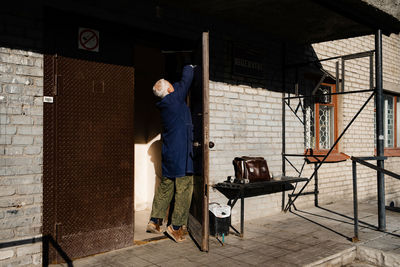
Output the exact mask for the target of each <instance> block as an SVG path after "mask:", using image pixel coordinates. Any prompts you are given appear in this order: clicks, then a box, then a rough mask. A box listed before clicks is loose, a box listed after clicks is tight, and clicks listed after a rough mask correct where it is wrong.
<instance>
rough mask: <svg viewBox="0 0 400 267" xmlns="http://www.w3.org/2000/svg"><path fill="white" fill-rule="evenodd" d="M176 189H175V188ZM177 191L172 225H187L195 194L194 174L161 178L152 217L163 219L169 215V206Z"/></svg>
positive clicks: (154, 200)
mask: <svg viewBox="0 0 400 267" xmlns="http://www.w3.org/2000/svg"><path fill="white" fill-rule="evenodd" d="M174 189H175V190H174ZM174 193H175V206H174V211H173V213H172V221H171V223H172V225H176V226H181V225H184V224H185V225H186V224H187V221H188V217H189V209H190V204H191V202H192V194H193V176H192V175H191V176H183V177H178V178H175V179H170V178H167V177H162V178H161V183H160V185H159V186H158V188H157V190H156V194H155V195H154V199H153V206H152V209H151V217H152V218H158V219H163V218H165V216H166V215H167V209H168V206H169V204H170V202H171V200H172V197H173V196H174Z"/></svg>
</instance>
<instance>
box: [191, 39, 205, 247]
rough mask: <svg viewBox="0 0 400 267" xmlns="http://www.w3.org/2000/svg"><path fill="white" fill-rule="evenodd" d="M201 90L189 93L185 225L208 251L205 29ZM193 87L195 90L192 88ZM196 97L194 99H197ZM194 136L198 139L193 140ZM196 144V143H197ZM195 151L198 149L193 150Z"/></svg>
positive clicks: (198, 242)
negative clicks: (190, 149)
mask: <svg viewBox="0 0 400 267" xmlns="http://www.w3.org/2000/svg"><path fill="white" fill-rule="evenodd" d="M201 69H202V83H201V84H202V90H200V92H201V94H199V95H193V94H192V95H191V100H192V105H191V108H192V118H193V124H194V139H195V140H194V144H195V147H194V152H195V158H194V170H195V173H194V190H193V199H192V206H191V208H190V214H189V223H188V229H189V232H190V234H191V235H192V237H193V238H194V240H195V241H196V243H197V244H198V245H199V247H200V249H201V250H202V251H208V237H209V223H208V173H209V165H208V164H209V156H208V153H209V152H208V149H209V148H208V146H209V107H208V104H209V100H208V96H209V92H208V90H209V89H208V88H209V87H208V83H209V46H208V32H205V33H203V36H202V68H201ZM193 91H196V90H192V92H193ZM196 100H197V101H196ZM196 139H197V140H196ZM196 144H197V145H196ZM196 151H198V152H199V153H196Z"/></svg>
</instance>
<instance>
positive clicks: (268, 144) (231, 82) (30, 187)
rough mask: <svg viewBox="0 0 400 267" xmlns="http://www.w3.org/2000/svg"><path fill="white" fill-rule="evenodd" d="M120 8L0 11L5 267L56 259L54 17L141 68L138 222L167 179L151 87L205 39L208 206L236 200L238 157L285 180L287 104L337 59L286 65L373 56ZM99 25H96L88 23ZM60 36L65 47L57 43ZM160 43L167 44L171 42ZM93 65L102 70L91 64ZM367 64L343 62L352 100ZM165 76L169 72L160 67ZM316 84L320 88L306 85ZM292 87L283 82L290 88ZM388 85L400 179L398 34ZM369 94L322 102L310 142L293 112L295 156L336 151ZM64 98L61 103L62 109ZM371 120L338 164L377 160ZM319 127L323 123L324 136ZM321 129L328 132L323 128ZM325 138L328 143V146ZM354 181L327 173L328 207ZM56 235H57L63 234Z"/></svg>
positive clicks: (324, 194) (273, 208) (309, 200)
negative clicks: (233, 178)
mask: <svg viewBox="0 0 400 267" xmlns="http://www.w3.org/2000/svg"><path fill="white" fill-rule="evenodd" d="M122 2H123V1H122ZM122 2H121V4H120V5H118V6H113V7H112V8H110V6H109V5H108V4H105V3H102V4H86V5H85V8H82V4H81V3H79V2H71V3H70V4H65V3H64V4H49V3H43V4H40V5H39V4H37V5H35V4H32V3H30V4H29V3H26V2H23V3H22V4H21V5H19V6H16V5H11V6H10V7H4V8H3V9H2V11H0V12H1V21H2V23H1V24H0V34H1V40H0V155H1V157H0V240H1V241H0V243H1V248H0V262H1V263H2V264H3V263H4V264H9V265H11V266H20V265H40V264H42V263H43V259H44V258H45V257H46V254H47V253H48V252H46V250H47V249H48V248H47V249H46V248H45V246H44V245H42V241H43V239H44V238H43V236H44V230H43V229H44V228H46V227H47V226H45V224H46V223H47V222H46V220H47V219H46V218H45V216H47V215H45V214H46V209H47V208H46V207H48V206H49V205H50V206H51V205H52V201H50V200H49V198H46V197H45V198H43V196H44V195H45V196H46V192H48V191H49V190H51V188H49V187H48V183H46V182H45V181H44V177H43V176H44V175H45V176H46V175H47V177H48V176H49V174H48V173H47V174H46V170H48V167H49V166H46V164H50V163H49V161H44V160H43V156H44V154H46V153H48V152H46V151H49V149H51V148H50V145H49V143H46V142H44V139H46V138H48V136H49V134H50V133H49V132H48V131H47V130H46V129H48V128H46V125H44V124H45V123H44V121H46V120H47V121H49V117H48V116H49V113H46V112H45V111H44V110H45V108H44V106H45V105H52V103H51V100H49V99H47V100H45V99H44V97H45V96H49V95H48V94H47V93H46V89H45V85H46V83H48V82H49V79H53V78H52V75H50V74H49V72H48V70H49V67H48V66H49V65H46V64H47V63H46V56H47V55H49V54H57V53H54V50H52V49H54V46H50V45H49V43H51V42H53V41H54V43H55V44H57V42H58V41H59V40H64V39H63V38H64V37H63V36H62V34H61V36H62V37H59V35H57V36H56V35H50V38H49V37H48V29H52V31H53V32H56V31H57V27H55V29H54V27H53V26H50V25H51V24H52V22H51V20H49V17H50V18H54V17H52V16H54V15H49V14H53V12H54V10H56V11H57V10H58V11H60V12H61V13H63V14H67V16H69V15H70V16H71V17H79V18H81V17H83V18H84V19H82V20H80V21H82V25H78V26H82V27H87V28H94V29H96V28H101V29H105V30H104V31H100V34H99V36H100V38H108V37H105V36H106V35H107V34H109V33H110V32H111V33H113V32H114V34H115V35H112V34H109V36H111V37H112V36H115V37H118V38H115V40H111V41H107V44H106V45H104V46H102V45H103V43H102V41H100V47H99V49H100V51H101V50H102V49H103V47H104V49H105V48H106V47H107V48H110V51H109V52H108V54H107V53H105V54H102V55H104V57H103V58H101V60H103V59H104V62H107V63H109V62H111V61H112V60H113V59H110V58H113V55H114V56H115V57H116V58H117V57H119V56H120V58H122V59H121V60H122V61H123V60H125V58H128V57H132V60H130V59H129V60H126V62H127V63H125V62H124V63H121V65H126V66H131V67H133V68H134V69H135V87H134V88H135V89H134V90H135V93H134V94H135V99H136V100H135V110H134V112H135V124H134V140H133V143H134V147H135V148H134V149H132V150H131V151H132V153H135V154H134V155H135V159H134V168H133V167H132V166H130V165H129V164H128V165H129V166H130V167H129V168H130V170H131V171H133V169H134V175H133V176H134V177H131V180H132V185H133V184H134V185H135V189H134V193H133V198H134V200H132V202H130V203H132V204H133V207H130V209H131V211H132V212H136V211H139V210H144V209H148V208H149V207H150V205H151V200H152V196H153V194H154V187H155V184H157V179H158V178H159V176H160V174H159V172H160V163H159V161H160V156H159V153H160V141H159V134H160V125H159V119H158V113H157V111H156V109H155V108H154V103H155V100H154V98H152V95H151V90H149V89H148V88H147V87H148V86H149V85H151V84H152V83H153V82H154V81H155V80H156V79H157V78H158V77H160V75H167V74H168V75H169V77H171V79H173V77H174V74H175V72H176V70H174V69H172V68H173V67H177V66H181V65H182V64H184V63H185V62H187V60H188V59H187V58H186V59H185V55H184V54H185V53H187V52H185V51H187V50H190V51H191V52H190V53H191V54H190V55H189V58H191V60H192V61H195V60H196V49H198V46H197V45H198V42H199V39H200V37H201V33H202V32H203V30H204V29H205V28H206V29H207V30H209V32H210V53H209V57H210V68H209V71H210V80H209V95H210V97H209V103H208V108H209V117H210V123H209V139H210V141H212V142H214V143H215V146H214V147H213V148H211V149H210V151H209V184H208V186H209V187H208V188H209V202H219V203H225V202H226V201H227V200H226V198H225V197H224V196H222V195H221V194H220V193H218V192H217V191H215V190H213V189H212V185H213V184H216V183H218V182H222V181H223V180H225V179H226V178H227V176H229V175H233V174H234V172H233V165H232V160H233V158H234V157H236V156H244V155H247V156H263V157H265V159H266V160H267V162H268V166H269V170H270V172H271V174H272V176H273V177H277V176H279V175H281V174H282V155H281V153H282V132H283V129H282V97H283V96H294V95H295V90H296V89H295V86H296V85H295V80H297V81H298V82H299V83H298V84H299V87H300V88H298V89H299V92H300V94H306V93H307V92H309V91H310V90H313V89H314V86H315V84H316V81H315V77H314V76H315V73H316V72H317V73H320V72H318V71H320V70H321V69H322V70H324V71H325V72H327V73H331V74H333V75H331V76H332V77H334V76H335V75H334V74H335V71H336V69H335V68H336V65H335V64H336V61H337V60H330V61H323V62H321V63H319V65H318V66H312V67H306V68H303V69H300V70H298V73H299V74H297V75H296V74H295V72H296V71H295V70H293V69H289V68H288V69H285V70H284V67H285V66H286V65H289V64H292V63H301V62H305V61H308V60H321V59H325V58H328V57H336V56H342V55H348V54H354V53H359V52H366V51H371V50H374V49H375V46H374V36H373V35H364V36H359V37H352V38H345V39H339V40H334V41H325V42H316V43H312V44H310V43H307V44H304V43H296V42H291V41H287V40H282V39H281V38H277V37H276V36H274V35H266V34H265V33H262V34H261V33H260V31H258V30H257V29H254V28H251V27H248V26H246V25H239V26H238V25H235V24H231V23H229V22H226V21H223V20H222V21H219V20H217V19H215V18H212V17H207V16H203V15H201V14H197V13H195V12H194V11H190V12H189V11H188V12H186V11H185V10H180V9H178V8H169V7H160V6H158V5H157V4H156V3H151V4H145V3H142V4H137V5H136V6H131V4H127V3H125V5H126V6H124V4H123V3H122ZM128 7H129V8H128ZM82 9H84V10H82ZM132 17H134V19H132ZM92 18H93V21H95V22H91V23H90V22H89V21H92ZM99 21H100V22H99ZM71 24H72V23H71ZM75 24H79V23H75ZM75 24H73V25H72V26H73V27H72V26H71V28H72V30H71V31H75V32H74V33H78V28H77V27H76V28H74V27H75V26H76V25H75ZM57 25H59V27H60V28H59V29H61V30H60V31H59V32H60V33H64V30H65V36H67V37H65V38H66V39H65V40H67V43H68V42H69V41H70V42H71V43H73V44H74V45H75V44H76V49H79V48H78V42H79V41H80V40H79V36H78V34H76V36H74V38H71V40H69V39H68V36H73V35H68V31H69V30H70V28H69V27H67V26H65V25H64V22H58V24H57ZM87 25H90V26H89V27H88V26H87ZM104 25H107V26H104ZM108 25H111V26H108ZM121 25H122V26H121ZM107 27H110V28H107ZM105 32H107V34H106V33H105ZM154 35H156V36H157V37H154ZM55 36H56V37H57V38H60V39H59V40H58V39H57V40H55V39H54V40H53V39H52V38H53V37H54V38H56V37H55ZM138 36H140V37H138ZM124 37H126V40H125V42H123V43H122V42H120V41H118V40H121V38H124ZM333 39H335V38H333ZM336 39H337V38H336ZM100 40H103V39H100ZM163 40H168V41H165V42H163ZM56 46H57V45H56ZM121 47H124V49H126V50H124V51H128V50H129V51H130V52H129V53H126V54H125V56H124V55H121V53H118V52H117V51H118V50H119V49H121V50H122V48H121ZM68 49H69V48H65V50H61V52H60V54H59V55H60V56H61V57H63V56H64V57H68V56H69V52H70V51H69V50H68ZM112 49H114V50H112ZM173 50H176V51H178V54H179V56H175V55H174V56H173V57H174V58H173V59H172V58H171V56H170V55H169V54H168V53H163V52H162V51H164V52H166V51H173ZM182 51H183V52H182ZM62 52H65V54H63V53H62ZM81 53H84V54H85V56H82V58H83V59H85V60H87V59H88V58H89V61H90V57H91V55H92V54H90V53H96V52H91V51H81ZM117 54H118V55H119V56H117ZM74 55H75V54H74ZM80 55H81V54H80ZM86 55H89V56H87V57H86ZM108 55H111V56H110V57H108ZM71 57H73V56H71ZM78 58H79V57H78ZM75 59H76V58H75ZM96 60H98V59H97V58H96V59H94V61H96ZM168 62H174V63H168ZM198 62H201V61H198ZM167 64H172V65H173V67H171V68H170V67H168V66H167ZM369 64H370V62H369V59H368V58H361V59H354V60H349V61H347V62H346V72H345V87H344V90H345V91H354V90H362V89H370V88H369V87H370V76H369V73H370V70H369ZM161 65H163V66H164V65H165V66H166V67H163V68H161V67H157V66H161ZM46 66H47V67H46ZM155 66H156V67H155ZM169 68H170V69H169ZM310 73H311V74H310ZM310 75H311V76H312V78H309V76H310ZM283 76H285V77H286V78H285V81H286V82H285V83H283V78H282V77H283ZM295 76H297V78H296V77H295ZM317 82H318V81H317ZM339 82H341V81H339ZM383 82H384V83H383V86H384V90H385V102H384V103H385V105H384V107H385V108H384V116H385V153H388V155H389V156H390V157H389V158H388V159H387V160H386V161H385V168H386V169H388V170H391V171H393V172H396V173H397V172H398V171H399V167H398V161H399V160H398V156H400V149H399V150H397V148H398V147H400V138H397V136H398V135H399V136H400V121H399V122H397V120H398V118H399V117H400V116H397V114H400V111H398V110H400V109H397V104H398V103H400V99H399V98H398V96H400V36H399V35H398V34H390V35H389V36H384V38H383ZM330 83H331V85H332V86H333V85H334V79H333V78H331V79H330ZM103 86H104V85H103ZM93 88H94V89H93V90H94V92H95V91H96V90H97V89H96V88H98V87H96V86H95V84H93ZM100 88H101V87H100ZM331 88H333V87H331ZM336 89H337V88H336ZM103 90H104V87H103ZM132 90H133V87H132ZM146 90H147V91H146ZM100 91H101V90H100ZM149 92H150V93H149ZM283 92H285V93H284V94H283ZM369 95H370V93H367V92H364V93H358V94H346V95H339V96H337V99H336V101H337V102H335V105H333V104H332V105H333V108H329V107H330V106H329V105H327V104H330V103H331V102H329V103H325V102H321V103H319V106H318V110H324V108H325V110H326V113H325V114H324V115H325V116H327V113H329V112H330V113H329V114H331V115H330V119H327V118H325V117H324V119H322V118H321V117H317V118H315V117H313V120H312V122H310V124H309V128H310V129H311V128H313V129H314V130H313V131H314V132H313V133H311V132H312V130H310V131H311V132H307V131H305V130H304V127H303V125H302V124H301V123H300V122H299V120H298V118H297V117H296V115H294V114H293V113H292V111H291V109H290V108H289V107H288V106H286V107H285V108H286V109H285V121H286V127H285V131H286V133H285V137H286V153H293V154H304V153H305V150H306V149H307V148H313V149H316V147H315V146H317V145H318V146H321V147H322V146H324V144H322V143H324V142H325V143H326V142H328V141H326V140H328V139H329V140H330V141H329V142H330V143H329V142H328V143H326V144H325V145H326V146H329V144H332V140H334V137H335V133H336V137H337V135H338V134H340V133H341V131H342V130H343V129H344V128H345V126H346V125H347V123H348V122H349V121H350V120H351V119H352V117H353V116H354V114H355V113H356V112H357V111H358V109H359V108H360V107H361V106H362V104H363V103H364V102H365V100H366V99H367V98H368V97H369ZM56 99H57V98H56V97H55V98H54V101H55V100H56ZM290 105H291V107H292V109H296V107H297V105H298V100H293V101H291V103H290ZM149 106H151V107H150V108H149ZM310 108H311V109H312V110H313V112H314V113H315V111H316V106H314V104H312V105H311V106H310ZM374 109H375V107H374V102H373V101H371V102H369V104H368V105H367V106H366V108H365V109H364V110H363V111H362V113H361V114H360V116H359V117H358V118H357V120H356V121H355V122H354V124H353V125H352V126H351V127H350V128H349V130H348V132H347V133H346V134H345V135H344V137H343V138H342V139H341V140H340V142H339V145H338V147H337V150H336V152H337V153H338V154H340V153H345V154H347V155H349V156H373V155H374V153H375V135H374V132H375V130H374V129H375V128H374V124H375V121H374V113H375V111H374ZM305 112H306V111H305ZM304 114H305V113H304ZM318 114H322V113H320V112H319V113H318ZM46 116H47V117H46ZM83 117H84V116H82V118H83ZM301 117H303V114H301ZM304 118H306V115H304ZM82 121H83V119H82ZM316 121H319V123H320V125H318V128H317V125H316ZM324 123H325V126H326V127H327V128H329V129H328V130H327V129H324V130H322V129H321V127H322V126H321V125H324ZM80 125H81V126H79V127H78V129H81V130H82V129H90V128H84V127H86V126H87V125H86V124H80ZM328 125H329V127H328ZM398 125H399V126H398ZM87 127H89V126H87ZM82 131H83V130H82ZM317 133H318V135H317ZM321 136H325V137H326V138H327V139H324V140H323V141H321V140H322V139H321ZM307 140H308V141H307ZM310 140H313V141H310ZM50 144H51V142H50ZM397 152H399V153H397ZM60 153H61V152H60ZM110 153H111V152H110ZM303 162H304V158H303V157H297V158H295V159H293V160H292V164H293V165H294V166H295V167H297V168H298V169H300V168H301V166H302V164H303ZM124 164H125V163H121V166H122V167H121V168H125V167H126V165H124ZM143 166H145V167H143ZM46 168H47V169H46ZM126 168H128V167H126ZM313 170H314V164H306V165H305V167H304V171H303V173H302V176H304V177H309V176H310V175H311V173H312V172H313ZM82 172H84V171H83V170H82ZM132 174H133V172H132ZM286 174H287V175H291V176H295V175H297V174H296V172H295V171H294V169H292V168H291V167H290V166H289V164H286ZM351 174H352V173H351V161H349V160H345V161H341V162H333V163H327V164H324V165H323V166H322V167H321V168H320V170H319V172H318V178H319V185H318V190H319V195H318V199H319V203H320V204H321V205H323V204H324V203H330V202H333V201H337V200H343V199H345V200H351V198H352V182H351V179H352V176H351ZM358 175H359V176H358V177H359V198H360V199H371V200H373V199H376V197H377V194H376V191H377V189H376V172H375V171H373V170H371V169H367V168H365V167H361V166H360V167H359V168H358ZM314 181H315V180H314ZM314 181H312V182H311V183H310V184H309V185H308V187H307V188H306V191H307V190H308V191H312V190H314V187H315V184H314ZM385 183H386V202H387V204H388V203H390V202H392V201H394V202H395V203H396V205H398V203H399V202H398V198H399V196H400V183H399V182H398V181H396V180H394V179H393V178H389V177H388V178H386V179H385ZM46 190H47V191H46ZM117 191H118V190H117ZM113 192H114V191H113ZM71 194H72V193H71ZM105 194H106V193H105ZM47 196H48V195H47ZM313 204H314V195H307V196H301V197H299V199H298V200H297V201H296V206H298V207H306V206H310V205H313ZM281 208H282V193H276V194H271V195H265V196H260V197H254V198H250V199H247V200H246V213H245V218H246V219H255V218H257V217H259V216H268V215H271V214H274V213H277V212H280V211H281ZM239 211H240V205H239V204H238V205H237V206H236V207H235V209H234V210H233V215H232V216H233V217H232V219H233V222H238V220H239V216H238V214H239ZM46 229H47V228H46ZM55 229H56V227H55ZM54 231H56V232H57V229H56V230H54ZM55 241H56V242H57V241H58V240H55ZM132 241H133V240H132ZM132 244H133V242H132ZM47 256H48V255H47ZM57 260H58V259H57ZM60 260H62V259H60ZM64 260H65V259H64Z"/></svg>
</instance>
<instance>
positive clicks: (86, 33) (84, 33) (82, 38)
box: [78, 27, 100, 52]
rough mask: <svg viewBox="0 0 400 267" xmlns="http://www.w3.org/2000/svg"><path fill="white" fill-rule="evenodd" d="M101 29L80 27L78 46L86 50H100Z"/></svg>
mask: <svg viewBox="0 0 400 267" xmlns="http://www.w3.org/2000/svg"><path fill="white" fill-rule="evenodd" d="M99 43H100V35H99V31H96V30H93V29H88V28H82V27H79V30H78V48H79V49H82V50H86V51H92V52H99Z"/></svg>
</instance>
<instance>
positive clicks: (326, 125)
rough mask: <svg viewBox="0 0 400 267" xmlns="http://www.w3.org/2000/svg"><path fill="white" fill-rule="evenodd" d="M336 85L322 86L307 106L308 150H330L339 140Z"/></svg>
mask: <svg viewBox="0 0 400 267" xmlns="http://www.w3.org/2000/svg"><path fill="white" fill-rule="evenodd" d="M335 92H336V90H335V85H333V84H324V83H323V84H321V86H320V87H319V88H318V90H317V91H316V92H315V95H316V97H315V98H314V105H313V104H312V101H310V103H309V104H308V105H306V118H305V119H306V148H307V149H313V150H316V151H320V150H329V149H330V148H331V146H332V145H333V144H334V142H335V140H336V138H337V96H336V95H327V94H330V93H335Z"/></svg>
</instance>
